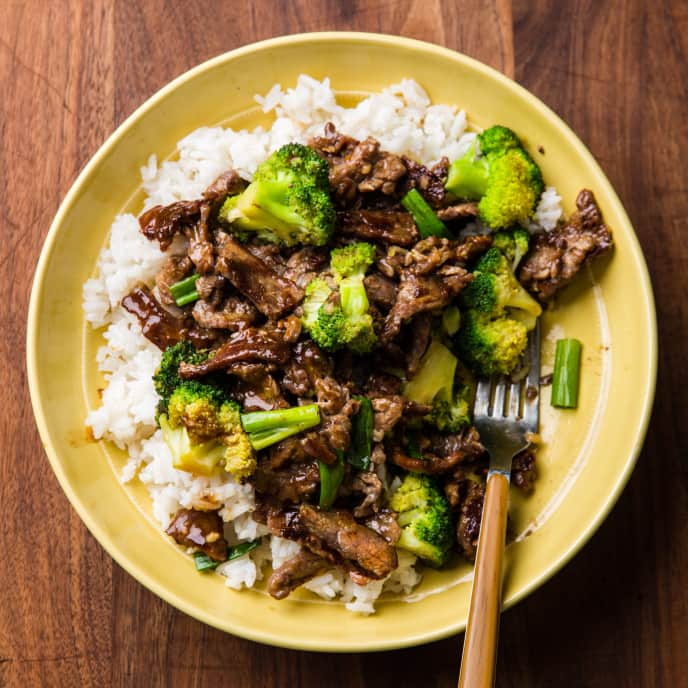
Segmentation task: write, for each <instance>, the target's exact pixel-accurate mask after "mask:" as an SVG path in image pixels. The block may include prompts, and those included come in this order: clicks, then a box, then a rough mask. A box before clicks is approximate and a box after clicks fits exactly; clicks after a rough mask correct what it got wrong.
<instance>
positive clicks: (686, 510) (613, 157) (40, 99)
mask: <svg viewBox="0 0 688 688" xmlns="http://www.w3.org/2000/svg"><path fill="white" fill-rule="evenodd" d="M331 29H356V30H362V31H379V32H386V33H393V34H394V33H396V34H401V35H405V36H411V37H414V38H420V39H425V40H428V41H434V42H436V43H441V44H444V45H446V46H449V47H451V48H455V49H457V50H460V51H463V52H465V53H467V54H469V55H472V56H474V57H477V58H478V59H480V60H483V61H484V62H487V63H489V64H492V65H494V66H495V67H497V68H498V69H501V70H502V71H504V72H505V73H507V74H509V75H512V76H514V77H515V79H516V80H517V81H518V82H520V83H521V84H523V85H524V86H526V87H527V88H529V89H530V90H531V91H533V92H534V93H535V94H536V95H538V96H539V97H540V98H542V100H543V101H544V102H545V103H547V104H548V105H549V106H551V107H552V108H554V110H556V111H557V112H558V113H559V114H560V115H561V116H562V117H563V118H564V119H565V120H566V121H567V122H568V123H569V124H570V125H571V126H572V127H573V129H574V130H575V131H576V132H577V133H578V135H579V136H580V137H581V138H582V139H583V141H584V142H585V143H586V144H587V145H588V146H589V147H590V149H591V150H592V152H593V154H594V155H595V156H596V157H597V159H598V160H599V161H600V163H601V164H602V167H603V168H604V170H605V172H606V173H607V175H608V176H609V178H610V179H611V182H612V184H613V185H614V187H615V188H616V189H617V191H618V193H619V195H620V196H621V199H622V201H623V202H624V204H625V206H626V208H627V210H628V212H629V214H630V216H631V219H632V221H633V223H634V225H635V228H636V231H637V232H638V235H639V237H640V241H641V243H642V245H643V249H644V250H645V254H646V256H647V260H648V262H649V265H650V270H651V273H652V278H653V282H654V286H655V295H656V298H657V306H658V316H659V332H660V368H659V379H658V394H657V401H656V404H655V413H654V418H653V421H652V424H651V427H650V432H649V435H648V439H647V442H646V446H645V450H644V451H643V454H642V456H641V458H640V461H639V464H638V467H637V469H636V471H635V473H634V475H633V477H632V478H631V481H630V484H629V486H628V488H627V489H626V491H625V493H624V495H623V496H622V498H621V500H620V502H619V504H618V505H617V506H616V508H615V509H614V511H613V512H612V514H611V516H610V517H609V518H608V519H607V521H606V522H605V524H604V525H603V526H602V527H601V529H600V530H599V532H598V533H597V535H595V537H594V538H593V539H592V541H591V542H590V543H589V544H588V545H587V546H586V547H585V548H584V550H583V551H582V552H581V553H580V554H579V555H578V556H577V557H576V559H575V560H574V561H573V562H571V563H570V564H569V565H568V566H567V567H566V568H565V569H564V571H562V572H561V573H559V574H558V575H557V576H556V577H555V578H554V579H553V580H552V581H550V582H549V583H547V584H546V585H545V586H544V587H543V588H542V589H540V590H538V591H537V592H536V593H535V594H533V595H532V596H531V597H530V598H529V599H528V600H526V601H525V602H522V603H520V604H519V605H518V606H517V607H516V608H514V609H513V610H511V611H509V612H508V613H507V614H506V615H505V616H504V619H503V624H502V635H501V653H500V658H499V679H498V685H499V686H514V687H515V686H518V687H519V688H522V687H528V688H539V687H543V688H544V687H549V686H557V687H563V686H575V687H583V686H585V687H590V688H593V687H599V688H606V687H608V686H613V687H626V686H627V687H628V688H637V687H639V686H648V687H650V686H671V687H675V688H678V687H679V686H686V685H688V446H687V445H688V443H687V441H686V440H687V437H688V433H687V432H686V423H687V422H688V414H687V413H686V412H687V411H688V408H687V406H688V404H687V401H688V394H687V393H686V388H688V374H687V373H686V362H685V354H684V353H683V352H685V351H686V340H688V281H687V279H686V278H687V275H688V182H686V178H687V172H686V170H687V161H688V118H687V117H686V114H687V112H686V111H687V109H688V11H686V6H685V3H682V2H681V0H673V1H672V0H656V1H655V2H652V3H649V2H643V1H642V0H614V1H612V2H604V1H600V0H587V1H586V0H579V1H577V2H568V3H564V2H555V1H554V0H552V1H551V2H544V1H541V2H528V1H527V0H515V2H513V3H510V2H509V0H492V1H490V0H467V1H466V2H458V3H442V2H440V1H439V0H401V1H399V2H393V1H392V2H381V1H378V0H376V1H370V2H366V1H364V0H360V1H359V2H353V1H350V2H336V1H335V0H299V1H297V2H282V3H278V2H276V1H275V0H273V1H272V2H271V1H270V0H252V2H250V3H243V2H240V1H235V2H216V3H213V2H197V1H195V0H194V1H189V0H167V1H166V2H165V1H163V0H151V1H146V0H139V1H138V2H137V1H135V0H120V1H119V2H115V1H114V0H94V1H83V2H69V3H68V2H61V1H60V0H27V1H26V2H21V1H15V0H2V1H1V2H0V84H2V95H0V110H1V112H2V116H1V118H0V127H1V131H2V138H1V142H0V178H1V179H2V184H1V186H0V188H1V189H2V196H1V197H0V213H1V217H2V220H1V222H2V225H1V226H2V244H1V245H0V267H1V271H0V279H1V280H2V283H1V285H2V286H1V289H0V294H2V301H1V303H2V324H3V336H2V341H1V342H0V351H1V352H2V361H3V364H4V365H3V370H2V384H0V409H2V411H1V415H0V418H2V423H1V425H0V446H1V447H2V455H1V456H0V513H1V514H2V519H1V522H0V590H1V592H0V685H1V686H24V687H25V686H29V687H32V686H39V685H40V686H51V687H52V686H108V685H113V686H163V685H164V686H174V687H175V688H176V687H178V686H192V685H193V686H204V687H205V686H211V685H229V686H237V687H248V686H260V687H263V686H265V687H277V686H306V687H307V686H314V687H315V686H338V685H342V686H344V685H345V686H352V687H356V686H371V687H372V686H375V688H383V687H384V686H390V687H391V686H394V687H395V688H403V687H414V688H416V687H418V686H453V685H455V684H456V679H457V676H458V658H459V651H460V642H461V640H462V639H461V638H460V637H454V638H450V639H448V640H445V641H442V642H438V643H434V644H432V645H428V646H425V647H419V648H415V649H410V650H403V651H398V652H390V653H382V654H375V655H343V656H328V655H318V654H309V653H303V652H291V651H287V650H279V649H273V648H270V647H264V646H261V645H257V644H254V643H251V642H248V641H245V640H241V639H239V638H234V637H232V636H229V635H225V634H224V633H221V632H220V631H217V630H214V629H212V628H209V627H207V626H204V625H203V624H201V623H199V622H197V621H195V620H193V619H191V618H189V617H187V616H185V615H184V614H182V613H180V612H178V611H176V610H175V609H173V608H172V607H171V606H169V605H167V604H165V603H163V602H162V601H161V600H159V599H158V598H157V597H155V596H154V595H152V594H151V593H150V592H148V591H147V590H146V589H145V588H143V587H142V586H141V585H139V584H138V583H137V582H136V581H135V580H134V579H133V578H131V577H130V576H129V575H128V574H127V573H125V572H123V571H122V570H121V569H120V568H119V567H118V566H117V565H116V564H115V563H114V562H113V561H112V560H111V559H110V558H109V557H108V556H107V555H106V554H105V553H104V551H103V550H102V549H101V547H100V545H98V543H97V542H96V541H95V540H94V539H93V538H92V537H91V536H90V534H89V533H88V532H87V531H86V529H85V528H84V526H83V525H82V524H81V522H80V520H79V519H78V517H77V516H76V514H75V513H74V511H73V510H72V509H71V507H70V505H69V504H68V502H67V500H66V498H65V496H64V495H63V494H62V492H61V490H60V488H59V486H58V484H57V481H56V480H55V478H54V476H53V474H52V472H51V471H50V469H49V466H48V463H47V461H46V459H45V456H44V454H43V450H42V447H41V443H40V441H39V438H38V434H37V432H36V429H35V427H34V422H33V416H32V412H31V408H30V404H29V396H28V391H27V388H26V384H25V382H26V374H25V365H24V337H25V319H26V309H27V303H28V298H29V290H30V285H31V278H32V273H33V269H34V265H35V262H36V259H37V257H38V253H39V250H40V247H41V243H42V240H43V238H44V236H45V234H46V232H47V229H48V226H49V224H50V221H51V219H52V217H53V215H54V213H55V211H56V209H57V207H58V204H59V202H60V201H61V199H62V197H63V196H64V194H65V192H66V191H67V189H68V188H69V186H70V185H71V183H72V182H73V180H74V178H75V177H76V175H77V173H78V171H79V170H80V169H81V167H82V166H83V165H84V164H85V162H86V161H87V160H88V159H89V157H90V156H91V155H92V154H93V153H94V152H95V151H96V149H97V148H98V146H99V145H100V144H101V143H102V142H103V140H104V139H105V138H106V137H107V136H108V135H109V134H110V133H111V132H112V131H113V129H114V128H115V126H116V125H118V124H119V123H120V122H121V121H122V120H123V119H124V118H125V117H126V116H127V115H128V114H129V113H131V112H132V110H133V109H134V108H135V107H136V106H137V105H139V104H140V103H141V102H142V101H143V100H145V99H146V98H147V97H148V96H150V95H151V94H153V93H154V92H155V91H156V90H157V89H158V88H160V87H161V86H163V85H164V84H165V83H167V82H168V81H169V80H170V79H171V78H173V77H175V76H177V75H178V74H180V73H181V72H183V71H185V70H186V69H188V68H189V67H192V66H193V65H195V64H197V63H199V62H202V61H203V60H205V59H207V58H209V57H212V56H214V55H217V54H219V53H222V52H224V51H226V50H231V49H232V48H236V47H238V46H240V45H244V44H246V43H250V42H252V41H255V40H259V39H263V38H268V37H270V36H276V35H280V34H286V33H296V32H300V31H314V30H331ZM684 232H685V234H684Z"/></svg>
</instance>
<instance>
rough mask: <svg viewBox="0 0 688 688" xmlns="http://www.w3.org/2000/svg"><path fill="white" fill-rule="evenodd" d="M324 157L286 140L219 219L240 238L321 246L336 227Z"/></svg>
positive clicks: (232, 199) (222, 209) (221, 211)
mask: <svg viewBox="0 0 688 688" xmlns="http://www.w3.org/2000/svg"><path fill="white" fill-rule="evenodd" d="M328 174H329V168H328V165H327V161H326V160H324V159H323V158H321V157H320V156H319V155H318V154H317V153H316V152H315V151H314V150H313V149H312V148H309V147H308V146H304V145H302V144H299V143H290V144H287V145H286V146H283V147H282V148H280V149H279V150H277V151H275V152H274V153H273V154H272V155H271V156H270V157H269V158H268V159H267V160H265V162H263V163H261V164H260V165H259V166H258V169H257V170H256V172H255V174H254V176H253V181H252V182H251V183H250V184H249V185H248V187H247V188H246V189H245V190H244V191H243V192H242V193H241V194H239V195H238V196H232V197H229V198H228V199H227V200H226V201H225V202H224V204H223V205H222V207H221V208H220V213H219V217H220V219H221V220H224V221H226V222H229V223H231V224H232V226H233V227H234V228H238V230H239V232H238V234H239V236H240V237H241V234H242V232H243V233H244V236H246V235H248V234H254V235H255V236H256V237H258V238H259V239H263V240H265V241H268V242H270V243H275V244H281V245H284V246H295V245H296V244H313V245H315V246H323V245H325V244H326V243H327V242H328V240H329V239H330V236H331V235H332V231H333V229H334V221H335V209H334V205H333V204H332V199H331V197H330V184H329V179H328Z"/></svg>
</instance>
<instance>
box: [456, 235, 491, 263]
mask: <svg viewBox="0 0 688 688" xmlns="http://www.w3.org/2000/svg"><path fill="white" fill-rule="evenodd" d="M490 246H492V237H491V236H489V235H488V234H474V235H472V236H468V237H466V238H465V239H464V240H463V242H462V243H461V244H459V246H457V247H456V254H455V260H456V263H458V264H459V265H461V266H463V267H467V266H468V265H470V264H471V263H473V262H474V261H475V260H476V259H477V258H478V257H479V256H481V255H482V254H483V253H485V251H487V249H488V248H490Z"/></svg>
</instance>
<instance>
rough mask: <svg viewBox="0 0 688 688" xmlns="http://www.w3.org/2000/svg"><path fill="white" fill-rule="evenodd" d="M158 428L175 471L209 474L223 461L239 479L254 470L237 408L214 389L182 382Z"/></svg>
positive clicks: (248, 441) (251, 451) (254, 463)
mask: <svg viewBox="0 0 688 688" xmlns="http://www.w3.org/2000/svg"><path fill="white" fill-rule="evenodd" d="M160 427H161V428H162V431H163V438H164V439H165V442H166V443H167V446H168V447H169V449H170V451H171V452H172V464H173V466H174V467H175V468H178V469H180V470H183V471H189V472H191V473H197V474H201V475H211V474H212V473H214V472H215V470H216V468H217V467H218V466H219V464H220V463H222V462H224V466H225V470H226V471H227V472H229V473H232V475H234V476H235V477H237V478H239V479H243V478H247V477H248V476H250V475H251V474H252V473H253V471H254V470H255V468H256V457H255V454H254V451H253V448H252V446H251V442H250V439H249V436H248V435H247V434H246V432H244V429H243V427H242V425H241V414H240V407H239V405H238V404H237V403H236V402H234V401H231V400H229V399H227V397H226V396H225V394H224V392H223V391H222V390H221V389H219V388H217V387H214V386H212V385H206V384H203V383H202V382H197V381H184V382H181V383H180V384H179V385H178V386H177V387H176V389H175V390H174V391H173V392H172V394H171V396H170V400H169V404H168V414H167V415H162V416H160Z"/></svg>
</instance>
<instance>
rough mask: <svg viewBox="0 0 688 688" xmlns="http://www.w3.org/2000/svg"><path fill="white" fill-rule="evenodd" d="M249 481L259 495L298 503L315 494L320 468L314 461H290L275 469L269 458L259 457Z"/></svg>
mask: <svg viewBox="0 0 688 688" xmlns="http://www.w3.org/2000/svg"><path fill="white" fill-rule="evenodd" d="M251 482H252V483H253V486H254V487H255V489H256V492H257V493H258V494H259V495H263V496H269V497H272V498H274V499H276V500H277V501H278V502H279V503H280V504H284V503H285V502H286V503H291V504H298V503H299V502H301V501H303V500H304V499H308V498H309V497H310V496H312V495H313V494H315V492H316V490H317V489H318V487H319V485H320V470H319V469H318V464H317V462H316V461H302V462H299V463H290V464H288V465H286V466H283V467H281V468H280V469H279V470H276V469H275V468H273V467H272V466H271V464H270V459H269V458H267V457H261V458H260V459H259V461H258V467H257V468H256V470H255V472H254V474H253V476H252V477H251Z"/></svg>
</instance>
